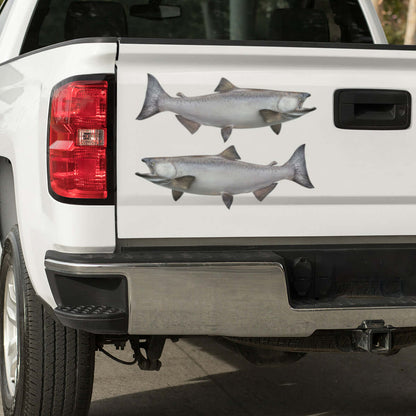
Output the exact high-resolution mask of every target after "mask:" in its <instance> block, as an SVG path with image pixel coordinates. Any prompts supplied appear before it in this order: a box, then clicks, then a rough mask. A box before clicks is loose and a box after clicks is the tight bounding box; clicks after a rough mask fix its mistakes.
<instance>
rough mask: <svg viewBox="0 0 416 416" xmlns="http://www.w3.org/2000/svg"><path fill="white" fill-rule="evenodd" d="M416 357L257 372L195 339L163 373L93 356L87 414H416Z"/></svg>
mask: <svg viewBox="0 0 416 416" xmlns="http://www.w3.org/2000/svg"><path fill="white" fill-rule="evenodd" d="M111 351H112V352H114V354H118V356H120V357H123V358H124V359H130V358H131V353H130V352H129V351H124V352H122V353H120V352H119V351H115V350H113V349H112V350H111ZM415 358H416V347H412V348H408V349H405V350H403V351H401V352H400V353H399V354H397V355H394V356H391V357H383V356H377V355H370V354H365V353H351V354H337V353H331V354H329V353H319V354H309V355H307V356H306V357H304V358H303V359H302V360H300V361H298V362H296V363H294V364H286V365H283V366H280V367H276V368H257V367H254V366H252V365H251V364H249V363H247V362H246V361H245V360H244V359H243V358H240V357H239V356H238V355H235V353H233V352H231V351H229V350H228V349H226V348H225V347H223V346H222V345H219V344H217V343H216V342H215V341H214V340H213V339H210V338H192V339H188V340H186V341H184V340H182V341H180V342H178V343H176V344H173V343H171V342H170V341H169V342H168V343H167V347H166V349H165V353H164V355H163V357H162V362H163V366H162V369H161V370H160V372H157V373H156V372H155V373H146V372H142V371H139V370H138V368H136V367H125V366H121V365H119V364H117V363H115V362H113V361H111V360H109V359H108V358H106V357H105V356H104V355H103V354H102V353H98V354H97V362H96V365H97V368H96V379H95V387H94V394H93V402H92V405H91V411H90V416H121V415H122V416H165V415H166V416H246V415H247V416H277V415H279V416H281V415H282V416H323V415H328V416H333V415H337V416H346V415H348V416H396V415H397V416H405V415H412V416H414V415H416V359H415Z"/></svg>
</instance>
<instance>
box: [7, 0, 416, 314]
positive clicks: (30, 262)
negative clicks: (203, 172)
mask: <svg viewBox="0 0 416 416" xmlns="http://www.w3.org/2000/svg"><path fill="white" fill-rule="evenodd" d="M10 1H11V0H10ZM36 3H37V1H36V0H13V3H12V6H11V9H10V13H9V15H8V18H7V21H6V24H5V26H4V27H3V30H2V31H1V32H0V45H1V46H0V156H2V157H5V158H7V159H9V160H10V162H11V164H12V167H13V173H14V181H15V191H16V205H17V216H18V225H19V230H20V236H21V240H22V246H23V253H24V257H25V260H26V264H27V267H28V271H29V275H30V277H31V280H32V282H33V285H34V288H35V290H36V292H37V293H38V295H39V296H40V297H41V298H42V299H43V300H45V301H46V302H47V303H49V304H50V305H51V306H55V302H54V299H53V297H52V294H51V291H50V288H49V284H48V282H47V278H46V274H45V271H44V264H43V262H44V258H45V253H46V251H47V250H58V251H60V252H65V253H111V252H113V251H114V249H115V246H116V225H115V218H116V214H117V218H118V228H117V233H118V237H119V238H127V239H128V238H134V239H143V240H146V239H147V240H149V241H150V240H151V239H152V241H155V239H156V240H158V239H162V240H161V241H167V240H166V239H169V238H188V237H220V238H223V237H224V238H225V237H227V238H233V237H253V236H254V237H263V236H264V237H285V236H304V237H307V236H317V237H319V236H334V237H336V236H349V235H352V236H360V235H363V236H372V235H384V236H389V235H411V234H413V235H416V227H415V226H414V225H413V222H412V221H409V219H413V218H414V215H415V213H416V208H415V206H416V205H415V203H416V195H415V189H414V187H413V184H412V181H408V180H407V181H406V180H400V179H405V178H409V177H413V175H411V176H409V174H410V173H412V166H413V156H412V155H413V153H414V152H413V149H414V147H415V144H414V140H413V136H414V131H413V129H410V130H407V131H405V132H403V133H401V134H400V140H397V138H396V139H393V134H394V133H392V132H371V133H367V132H356V131H355V132H342V131H339V130H337V129H336V128H335V127H334V126H333V125H332V123H329V122H328V119H329V118H330V117H332V94H333V91H334V89H335V88H337V87H344V88H345V87H354V88H359V87H363V88H364V87H365V88H380V87H383V88H406V89H408V90H409V91H410V92H412V93H413V94H414V93H415V88H416V86H415V81H414V77H413V74H414V70H415V69H416V64H415V59H414V53H412V52H407V51H389V52H388V53H386V52H385V51H378V50H359V49H357V50H354V49H351V50H348V49H345V50H344V49H315V48H313V49H308V48H281V47H241V46H239V47H235V46H208V45H206V46H190V45H137V44H131V45H129V44H122V45H121V47H120V58H119V60H118V61H116V55H117V44H116V42H108V43H105V42H104V43H80V44H64V45H61V46H58V47H55V48H47V49H45V50H39V51H35V53H33V54H28V56H22V57H19V53H20V49H21V46H22V43H23V39H24V36H25V34H26V30H27V27H28V24H29V21H30V19H31V17H32V13H33V10H34V7H35V5H36ZM360 4H361V6H362V9H363V12H364V14H365V16H366V18H367V21H368V23H369V26H370V30H371V33H372V35H373V38H374V42H375V43H385V42H386V41H385V36H384V35H383V33H382V31H381V25H380V23H379V22H378V20H377V19H376V15H375V12H374V10H373V9H372V6H371V2H370V0H360ZM14 58H17V59H16V60H12V61H11V62H9V63H7V62H6V61H8V60H11V59H14ZM216 60H218V61H216ZM214 62H221V65H219V66H216V65H214ZM301 62H302V66H301V65H300V63H301ZM116 67H117V69H118V86H117V88H118V99H119V101H118V110H117V119H118V120H117V124H118V131H117V134H118V148H117V151H118V160H117V161H118V166H119V171H118V184H117V185H118V206H117V213H116V208H115V207H114V206H78V205H77V206H75V205H66V204H62V203H59V202H57V201H56V200H54V199H53V198H52V197H51V196H50V195H49V192H48V188H47V163H46V147H47V136H48V111H49V101H50V94H51V90H52V88H53V87H54V86H55V85H56V84H57V83H59V82H61V81H62V80H64V79H66V78H69V77H72V76H75V75H85V74H97V73H107V74H112V73H114V72H115V68H116ZM393 71H400V74H401V76H400V77H395V78H394V79H392V77H390V75H391V73H392V72H393ZM147 72H153V73H154V74H156V75H157V76H158V77H159V78H160V80H161V81H162V82H163V85H165V86H166V87H167V88H169V90H177V91H182V92H184V93H185V94H186V93H189V94H191V95H196V94H207V93H210V92H213V90H214V88H215V87H216V86H217V84H218V82H219V80H220V79H221V77H222V76H226V77H228V78H229V79H230V80H232V81H233V82H235V84H236V85H245V86H247V87H251V88H255V87H258V88H277V89H287V90H294V91H303V90H305V91H308V92H310V93H311V94H312V97H311V98H310V99H308V102H309V103H310V104H311V105H315V106H317V107H318V110H317V111H315V112H314V113H312V114H311V115H309V116H308V117H304V118H301V119H300V120H297V121H294V122H293V123H289V124H288V125H287V126H285V132H284V134H282V135H281V136H276V135H275V134H274V133H273V132H272V131H267V132H266V129H265V130H264V131H255V130H247V131H237V132H234V134H233V136H232V138H231V140H230V143H231V144H234V145H235V146H236V148H237V150H238V151H239V153H241V155H244V158H245V159H246V160H249V161H250V162H253V163H260V164H265V163H269V162H271V161H272V160H274V159H277V160H278V161H279V162H284V161H286V160H287V159H288V157H289V156H290V155H291V154H292V153H293V150H294V149H296V147H297V146H298V145H300V144H302V143H306V144H307V149H308V151H307V163H308V170H309V172H310V176H311V180H312V181H313V182H314V183H316V188H317V189H316V193H315V194H314V196H312V195H310V194H309V192H310V191H309V190H307V189H305V190H303V189H302V188H301V187H299V186H298V185H296V184H291V183H286V184H279V186H278V188H279V189H276V191H275V192H274V193H273V195H270V196H269V197H268V198H266V200H265V201H264V202H263V203H260V202H258V201H256V200H255V198H254V197H253V196H252V195H250V196H238V204H235V206H234V207H233V210H232V212H228V211H227V210H225V209H224V207H223V206H222V203H221V201H218V200H216V199H214V200H210V199H206V198H204V197H200V196H194V195H192V196H188V195H186V196H185V197H183V198H182V199H181V200H180V201H178V202H179V203H174V202H173V200H172V199H171V196H170V194H169V192H168V191H167V190H165V189H162V188H160V189H159V187H156V186H154V185H152V184H151V183H147V182H146V181H141V180H140V178H138V177H137V176H135V175H134V173H135V172H136V171H137V170H138V168H139V165H140V158H141V157H145V156H158V155H162V156H169V155H172V156H177V155H182V154H192V153H203V154H204V153H205V154H216V153H219V152H220V151H222V150H224V146H223V145H222V143H221V139H220V138H219V137H218V134H217V133H218V132H216V133H215V132H214V133H213V131H212V130H211V128H205V129H201V131H199V132H198V133H197V135H195V136H190V135H189V134H188V132H186V130H185V129H184V128H183V126H181V125H179V123H178V122H177V120H176V119H175V117H174V116H173V115H172V114H168V113H165V114H161V115H158V116H156V117H153V118H152V119H150V120H146V122H144V121H143V122H138V121H135V117H136V116H137V114H138V111H139V110H140V107H141V105H142V103H143V99H144V93H145V88H146V74H147ZM358 74H359V76H358ZM311 126H312V127H311ZM314 126H319V128H320V131H318V130H317V128H316V127H314ZM161 132H162V133H161ZM165 132H168V134H166V133H165ZM253 136H255V137H257V139H256V140H257V144H256V145H255V146H253ZM398 142H399V144H400V145H399V146H397V143H398ZM309 144H313V146H308V145H309ZM265 146H267V148H268V149H267V152H266V153H265V152H264V147H265ZM374 149H376V152H377V153H376V157H373V156H374ZM265 155H266V156H267V158H266V156H265ZM399 158H401V160H402V163H401V164H400V165H399V164H397V165H394V169H395V176H396V178H399V180H394V178H392V175H391V170H388V169H386V170H384V171H383V170H382V171H380V169H379V166H391V161H395V160H398V159H399ZM375 209H376V210H377V212H378V214H379V215H378V216H374V210H375ZM380 217H381V218H383V221H382V222H380V220H379V218H380Z"/></svg>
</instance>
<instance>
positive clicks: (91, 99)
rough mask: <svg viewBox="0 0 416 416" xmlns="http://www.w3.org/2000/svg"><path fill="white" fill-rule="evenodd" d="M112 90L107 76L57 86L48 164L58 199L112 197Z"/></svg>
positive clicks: (50, 187) (80, 199) (81, 199)
mask: <svg viewBox="0 0 416 416" xmlns="http://www.w3.org/2000/svg"><path fill="white" fill-rule="evenodd" d="M110 94H111V91H110V82H109V80H106V79H101V80H91V79H79V80H72V81H70V82H66V83H63V84H60V85H59V86H57V87H56V88H55V89H54V90H53V92H52V97H51V106H50V120H49V143H48V159H49V160H48V163H49V189H50V191H51V193H52V195H53V196H54V197H57V199H63V200H64V201H68V202H75V203H76V202H77V200H78V201H84V202H87V201H88V200H97V201H103V200H109V196H110V192H111V190H110V189H109V183H110V182H111V181H110V175H111V169H110V164H111V161H110V160H109V150H110V149H109V148H110V146H109V144H110V138H111V135H112V131H111V128H110V127H111V126H109V119H110V118H109V111H110V110H111V108H110V105H109V102H110ZM93 203H94V202H93Z"/></svg>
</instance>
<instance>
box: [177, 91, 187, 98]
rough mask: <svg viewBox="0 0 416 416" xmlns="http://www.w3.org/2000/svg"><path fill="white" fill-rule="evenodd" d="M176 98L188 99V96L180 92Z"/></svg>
mask: <svg viewBox="0 0 416 416" xmlns="http://www.w3.org/2000/svg"><path fill="white" fill-rule="evenodd" d="M176 96H177V97H180V98H186V95H185V94H184V93H183V92H178V93H177V94H176Z"/></svg>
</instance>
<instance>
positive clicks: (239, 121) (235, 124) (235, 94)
mask: <svg viewBox="0 0 416 416" xmlns="http://www.w3.org/2000/svg"><path fill="white" fill-rule="evenodd" d="M215 91H216V93H214V94H209V95H202V96H199V97H186V96H185V95H184V94H182V93H178V94H177V97H171V96H170V95H168V94H167V93H166V92H165V91H164V89H163V88H162V86H161V85H160V84H159V82H158V80H157V79H156V78H155V77H154V76H153V75H151V74H148V85H147V91H146V98H145V101H144V104H143V108H142V111H141V112H140V114H139V115H138V117H137V120H144V119H146V118H149V117H152V116H153V115H155V114H157V113H160V112H162V111H171V112H172V113H175V114H176V118H177V119H178V120H179V121H180V122H181V123H182V124H183V125H184V126H185V127H186V128H187V129H188V130H189V132H190V133H191V134H194V133H196V131H197V130H198V129H199V128H200V127H201V124H203V125H206V126H213V127H219V128H220V129H221V135H222V138H223V139H224V142H226V141H227V140H228V138H229V137H230V135H231V133H232V131H233V129H234V128H235V129H250V128H257V127H267V126H270V127H271V128H272V130H273V131H274V132H275V133H276V134H279V133H280V130H281V128H282V123H284V122H286V121H290V120H294V119H296V118H299V117H301V116H303V115H305V114H307V113H310V112H311V111H314V110H316V108H303V104H304V102H305V100H306V99H307V98H308V97H310V94H309V93H306V92H285V91H274V90H260V89H248V88H238V87H236V86H235V85H233V84H232V83H231V82H230V81H228V80H226V79H225V78H222V79H221V81H220V83H219V85H218V87H217V88H216V89H215Z"/></svg>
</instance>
